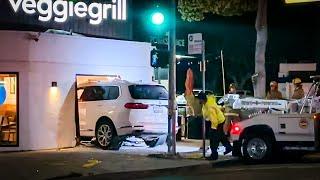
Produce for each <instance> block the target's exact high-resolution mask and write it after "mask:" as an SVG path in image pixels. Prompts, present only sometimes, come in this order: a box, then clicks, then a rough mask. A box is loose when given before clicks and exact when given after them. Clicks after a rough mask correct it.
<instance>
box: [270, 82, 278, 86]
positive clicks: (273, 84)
mask: <svg viewBox="0 0 320 180" xmlns="http://www.w3.org/2000/svg"><path fill="white" fill-rule="evenodd" d="M270 86H278V83H277V82H276V81H271V82H270Z"/></svg>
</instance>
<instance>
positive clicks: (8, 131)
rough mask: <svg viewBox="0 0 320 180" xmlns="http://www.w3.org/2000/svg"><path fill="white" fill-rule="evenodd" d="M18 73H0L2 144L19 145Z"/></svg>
mask: <svg viewBox="0 0 320 180" xmlns="http://www.w3.org/2000/svg"><path fill="white" fill-rule="evenodd" d="M17 85H18V84H17V74H15V73H0V146H16V145H18V141H17V137H18V128H17V127H18V120H17V100H18V99H17V98H18V95H17V94H18V92H17Z"/></svg>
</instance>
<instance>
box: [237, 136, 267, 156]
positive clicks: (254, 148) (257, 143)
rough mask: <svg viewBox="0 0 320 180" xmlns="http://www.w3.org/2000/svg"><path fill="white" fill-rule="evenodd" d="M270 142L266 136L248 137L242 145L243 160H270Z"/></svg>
mask: <svg viewBox="0 0 320 180" xmlns="http://www.w3.org/2000/svg"><path fill="white" fill-rule="evenodd" d="M272 152H273V147H272V141H271V139H270V138H268V137H266V136H248V137H245V138H244V141H243V144H242V154H243V157H244V158H245V160H247V161H252V162H263V161H268V160H270V159H271V156H272Z"/></svg>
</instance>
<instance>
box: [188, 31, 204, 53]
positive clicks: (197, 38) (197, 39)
mask: <svg viewBox="0 0 320 180" xmlns="http://www.w3.org/2000/svg"><path fill="white" fill-rule="evenodd" d="M188 54H202V34H201V33H195V34H188Z"/></svg>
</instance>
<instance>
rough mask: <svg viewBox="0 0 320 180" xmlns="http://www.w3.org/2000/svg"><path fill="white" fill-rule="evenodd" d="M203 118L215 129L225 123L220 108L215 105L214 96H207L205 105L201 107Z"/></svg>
mask: <svg viewBox="0 0 320 180" xmlns="http://www.w3.org/2000/svg"><path fill="white" fill-rule="evenodd" d="M202 114H203V117H204V118H205V119H206V120H207V121H210V122H211V128H212V129H217V127H218V125H219V124H221V123H223V122H224V121H225V117H224V115H223V113H222V111H221V107H220V106H218V104H217V103H216V97H215V96H212V95H211V96H208V99H207V102H206V104H205V105H204V106H203V107H202Z"/></svg>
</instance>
